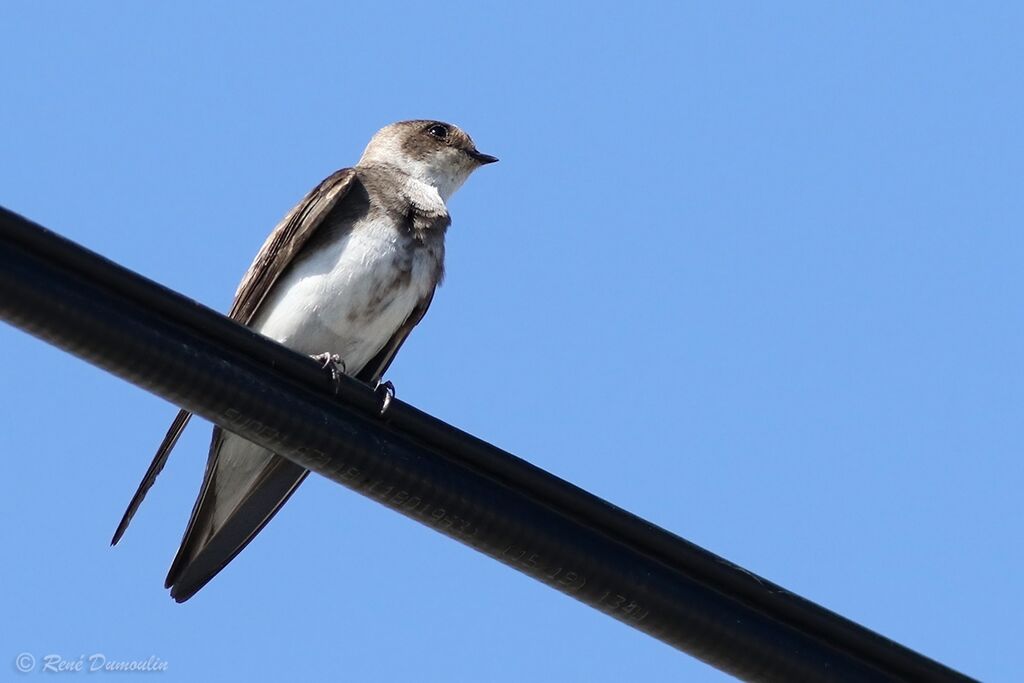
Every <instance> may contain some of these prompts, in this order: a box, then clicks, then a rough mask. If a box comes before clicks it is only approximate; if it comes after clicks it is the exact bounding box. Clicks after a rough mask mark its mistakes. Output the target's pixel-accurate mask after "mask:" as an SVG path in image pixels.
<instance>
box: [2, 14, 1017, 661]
mask: <svg viewBox="0 0 1024 683" xmlns="http://www.w3.org/2000/svg"><path fill="white" fill-rule="evenodd" d="M362 5H363V6H352V7H342V6H341V4H340V3H301V2H300V3H288V4H285V3H281V4H280V5H270V4H265V3H247V4H246V6H245V9H244V11H242V10H240V9H239V8H238V7H237V6H228V5H225V6H223V7H219V8H218V7H209V6H205V5H204V6H200V5H199V4H198V3H196V4H195V5H194V6H191V7H189V6H187V4H186V5H182V4H178V5H174V6H170V5H163V6H158V5H156V4H152V3H143V4H137V3H91V4H89V5H88V6H86V5H85V4H74V3H38V2H31V3H30V2H15V3H5V5H4V7H3V8H2V9H0V35H2V37H3V40H0V90H2V92H3V100H2V102H3V104H2V106H0V130H2V131H3V132H2V133H0V156H2V158H3V159H4V160H5V162H6V163H3V164H0V204H3V205H4V206H7V207H9V208H11V209H13V210H16V211H19V212H21V213H23V214H25V215H27V216H29V217H31V218H33V219H35V220H37V221H39V222H41V223H43V224H44V225H47V226H49V227H51V228H53V229H56V230H58V231H59V232H61V233H62V234H64V235H67V236H68V237H70V238H72V239H74V240H77V241H78V242H80V243H82V244H84V245H86V246H88V247H90V248H92V249H94V250H96V251H99V252H100V253H102V254H104V255H106V256H108V257H110V258H113V259H115V260H117V261H119V262H121V263H123V264H125V265H126V266H128V267H130V268H133V269H135V270H137V271H139V272H141V273H143V274H144V275H146V276H148V277H151V278H154V279H156V280H157V281H159V282H162V283H164V284H167V285H169V286H171V287H173V288H175V289H177V290H179V291H181V292H184V293H185V294H187V295H189V296H192V297H194V298H196V299H198V300H199V301H202V302H203V303H205V304H208V305H210V306H212V307H214V308H217V309H220V310H226V309H227V307H228V306H229V304H230V300H231V295H232V293H233V291H234V287H235V285H236V283H237V281H238V279H239V278H240V276H241V274H242V272H243V271H244V269H245V268H246V266H247V265H248V263H249V260H250V259H251V258H252V256H253V255H254V254H255V251H256V250H257V248H258V247H259V245H260V244H261V242H262V240H263V238H264V237H265V235H266V233H267V232H268V231H269V230H270V229H271V228H272V227H273V225H274V224H275V223H276V221H277V220H278V219H279V218H280V217H281V216H282V215H283V214H284V213H285V212H286V211H287V210H288V209H289V208H290V207H291V206H292V205H293V204H294V203H295V202H296V201H297V200H298V199H299V198H300V197H301V196H302V195H303V194H304V193H305V192H306V191H307V190H308V189H309V188H310V187H312V186H313V185H314V184H315V183H316V182H318V181H319V180H320V179H321V178H322V177H324V176H326V175H327V174H328V173H330V172H332V171H334V170H335V169H337V168H340V167H342V166H346V165H350V164H352V163H354V161H355V160H356V159H357V158H358V155H359V153H360V152H361V150H362V148H363V146H364V145H365V143H366V141H367V140H368V139H369V137H370V135H371V134H372V133H373V132H374V131H375V130H376V129H377V128H379V127H380V126H382V125H384V124H386V123H389V122H391V121H394V120H399V119H405V118H420V117H430V118H440V119H445V120H450V121H452V122H455V123H458V124H459V125H461V126H463V127H465V128H466V129H467V130H468V131H469V132H470V133H471V134H472V135H473V136H474V138H475V139H476V142H477V144H478V146H479V147H480V149H481V150H483V151H485V152H489V153H493V154H495V155H497V156H499V157H500V158H501V163H499V164H497V165H494V166H490V167H487V168H485V169H483V170H481V171H480V172H479V173H477V174H476V175H475V176H474V177H473V178H471V179H470V181H469V182H468V183H467V184H466V186H465V187H464V188H463V189H462V190H461V191H460V192H459V194H458V195H456V197H455V198H454V199H453V200H452V202H451V212H452V215H453V218H454V225H453V227H452V229H451V231H450V232H449V238H448V279H447V281H446V283H445V285H444V286H443V288H442V289H441V290H440V291H439V292H438V295H437V297H436V298H435V300H434V303H433V306H432V308H431V310H430V312H429V314H428V316H427V318H426V319H425V321H424V322H423V324H422V325H421V326H420V327H419V328H418V329H417V330H416V332H415V333H414V334H413V335H412V337H411V339H410V341H409V342H408V343H407V344H406V346H405V348H404V349H403V350H402V353H401V354H400V356H399V358H398V360H397V362H396V363H395V365H394V366H393V367H392V370H391V372H390V378H391V379H392V380H393V381H394V382H395V384H396V385H397V387H398V392H399V395H400V397H401V398H403V399H404V400H407V401H410V402H412V403H413V404H415V405H417V406H419V407H421V408H423V409H425V410H427V411H429V412H431V413H433V414H435V415H437V416H439V417H441V418H443V419H445V420H447V421H449V422H451V423H453V424H455V425H458V426H460V427H462V428H464V429H467V430H469V431H471V432H472V433H474V434H476V435H478V436H480V437H483V438H485V439H487V440H489V441H491V442H493V443H496V444H498V445H500V446H502V447H504V448H507V449H509V450H511V451H512V452H514V453H516V454H518V455H520V456H522V457H524V458H526V459H528V460H530V461H531V462H533V463H535V464H537V465H539V466H541V467H544V468H545V469H548V470H550V471H552V472H554V473H556V474H558V475H559V476H562V477H565V478H567V479H569V480H571V481H573V482H575V483H577V484H579V485H581V486H583V487H584V488H587V489H588V490H590V491H593V492H594V493H596V494H598V495H601V496H603V497H605V498H607V499H608V500H610V501H612V502H614V503H616V504H618V505H620V506H623V507H625V508H627V509H629V510H631V511H633V512H635V513H637V514H639V515H642V516H644V517H646V518H648V519H650V520H652V521H653V522H655V523H657V524H660V525H662V526H664V527H666V528H668V529H670V530H672V531H674V532H676V533H678V534H680V535H682V536H684V537H686V538H688V539H690V540H692V541H694V542H696V543H698V544H700V545H702V546H704V547H706V548H708V549H710V550H712V551H714V552H716V553H719V554H721V555H723V556H725V557H727V558H728V559H730V560H732V561H734V562H737V563H739V564H741V565H743V566H744V567H746V568H748V569H750V570H752V571H755V572H757V573H759V574H761V575H763V576H765V577H767V578H769V579H771V580H773V581H776V582H778V583H780V584H782V585H783V586H785V587H787V588H789V589H791V590H793V591H795V592H797V593H800V594H802V595H804V596H806V597H808V598H810V599H812V600H814V601H816V602H819V603H821V604H823V605H825V606H826V607H828V608H830V609H833V610H835V611H837V612H839V613H841V614H844V615H846V616H848V617H850V618H852V619H854V620H857V621H859V622H860V623H863V624H864V625H866V626H868V627H870V628H873V629H875V630H877V631H879V632H881V633H882V634H884V635H886V636H889V637H891V638H894V639H896V640H898V641H900V642H902V643H904V644H906V645H908V646H910V647H912V648H915V649H917V650H919V651H921V652H923V653H925V654H927V655H929V656H932V657H935V658H937V659H939V660H940V661H943V662H944V663H947V664H949V665H951V666H954V667H956V668H959V669H961V670H963V671H964V672H965V673H969V674H971V675H974V676H977V677H979V678H982V679H985V680H1019V679H1021V678H1024V669H1022V668H1021V664H1020V661H1019V657H1016V656H1015V655H1014V654H1013V653H1014V652H1016V650H1017V649H1019V645H1020V644H1019V635H1020V633H1021V631H1022V628H1024V625H1022V624H1021V617H1020V614H1021V612H1022V607H1024V600H1022V598H1024V591H1022V588H1021V583H1020V580H1019V579H1020V567H1021V565H1022V564H1024V553H1022V550H1021V543H1020V539H1021V537H1022V536H1024V518H1022V515H1021V511H1020V507H1021V506H1020V489H1021V486H1022V485H1024V465H1022V458H1021V445H1022V441H1024V426H1022V425H1024V419H1022V418H1024V389H1022V386H1024V384H1022V379H1024V377H1022V372H1021V368H1022V361H1024V324H1022V323H1024V320H1022V314H1021V292H1022V290H1024V277H1022V275H1021V263H1022V261H1024V244H1022V237H1021V223H1022V219H1024V199H1022V197H1024V193H1022V192H1021V178H1022V177H1024V168H1022V166H1024V144H1022V143H1024V135H1022V132H1021V121H1022V120H1024V112H1022V108H1024V107H1022V102H1024V101H1022V95H1021V88H1020V74H1019V70H1020V64H1021V60H1022V58H1024V49H1022V47H1021V41H1020V35H1021V34H1022V32H1024V15H1022V12H1021V10H1020V9H1019V8H1018V6H1017V5H1016V4H1013V3H1003V4H1002V5H1001V6H1000V5H999V4H998V3H993V4H987V5H985V6H984V7H982V6H976V5H975V6H971V7H970V8H968V7H967V6H965V5H958V6H954V5H952V4H946V5H944V4H942V3H938V4H932V5H930V6H929V7H927V8H924V7H923V6H920V7H918V8H915V7H912V6H910V5H901V6H896V5H895V4H891V3H890V4H887V5H885V6H875V7H866V6H861V7H854V6H853V5H850V6H838V5H835V4H833V5H832V6H828V7H826V6H822V5H820V4H819V3H787V4H786V5H785V7H782V8H766V7H765V6H763V4H761V3H749V4H743V3H730V4H726V3H706V4H705V5H703V6H697V5H681V4H673V5H672V6H669V5H668V4H667V3H666V4H665V6H659V5H653V4H646V3H616V4H609V6H607V7H604V8H601V9H600V10H596V9H594V8H592V7H591V8H586V7H584V6H583V5H573V4H571V3H563V4H561V5H555V4H541V3H536V4H533V3H523V2H519V3H515V4H511V5H507V6H505V7H504V8H502V9H483V8H481V7H480V6H479V5H478V4H475V3H474V4H470V3H466V4H461V5H453V4H436V5H424V4H390V5H386V4H384V3H374V7H372V8H371V7H368V6H367V5H369V3H362ZM0 352H2V353H0V387H2V390H0V415H3V418H2V419H3V429H2V430H0V450H2V452H3V453H4V456H5V457H4V463H5V464H4V473H3V474H4V476H3V477H2V478H0V482H2V483H0V487H2V488H0V490H2V494H3V495H2V496H0V519H2V520H3V522H2V523H0V524H2V527H0V528H2V530H3V536H2V538H3V541H4V548H5V551H4V557H3V559H4V561H3V565H4V569H3V576H4V579H5V584H6V587H7V589H6V590H5V591H4V592H3V595H2V596H0V613H2V614H3V615H4V620H3V624H2V625H0V660H3V661H6V662H9V664H2V665H0V666H3V667H4V668H3V669H2V670H4V671H8V672H10V673H11V674H12V675H13V671H14V664H13V662H14V659H15V657H16V656H17V655H18V654H19V653H22V652H28V653H31V654H33V655H34V656H36V657H37V658H41V657H43V656H45V655H47V654H58V655H60V656H62V657H65V658H67V659H68V660H75V659H77V658H78V657H79V656H80V655H86V656H88V655H89V654H93V653H102V654H104V655H105V656H106V657H107V658H108V659H111V660H129V659H145V658H148V657H150V656H155V657H158V658H160V659H161V660H163V661H166V662H167V663H168V669H167V671H166V672H164V673H161V674H151V675H149V676H148V678H149V679H151V680H152V679H155V678H159V679H160V680H196V679H197V678H198V679H214V678H220V679H227V680H232V679H242V678H245V679H246V680H250V681H260V680H280V679H282V678H284V679H288V680H321V679H331V680H353V681H356V680H361V681H391V680H400V679H403V678H410V677H413V676H415V678H416V679H417V680H422V681H453V680H456V681H469V680H474V681H475V680H487V681H506V680H507V681H512V680H521V679H523V678H524V677H529V678H532V679H534V680H593V681H612V680H615V681H619V680H644V679H648V680H650V679H657V680H661V679H666V678H670V677H671V678H674V679H676V680H688V681H721V680H728V678H727V677H726V676H725V675H724V674H721V673H719V672H717V671H715V670H713V669H711V668H709V667H707V666H705V665H703V664H701V663H700V662H698V661H696V660H694V659H691V658H690V657H688V656H686V655H683V654H681V653H679V652H677V651H674V650H672V649H671V648H669V647H667V646H665V645H663V644H661V643H659V642H657V641H654V640H652V639H650V638H648V637H646V636H644V635H642V634H640V633H638V632H635V631H633V630H631V629H629V628H627V627H626V626H623V625H622V624H620V623H618V622H616V621H614V620H612V619H610V618H608V617H606V616H604V615H602V614H599V613H597V612H595V611H593V610H590V609H589V608H586V607H584V606H582V605H580V604H578V603H576V602H574V601H573V600H571V599H569V598H567V597H565V596H563V595H561V594H559V593H556V592H554V591H552V590H550V589H548V588H546V587H544V586H542V585H540V584H539V583H536V582H534V581H532V580H530V579H528V578H526V577H524V576H522V575H520V574H517V573H516V572H514V571H513V570H511V569H509V568H507V567H505V566H503V565H500V564H498V563H496V562H493V561H492V560H490V559H488V558H486V557H483V556H481V555H478V554H476V553H475V552H473V551H471V550H469V549H467V548H465V547H462V546H460V545H458V544H456V543H454V542H453V541H451V540H449V539H447V538H444V537H442V536H440V535H438V534H436V533H434V532H432V531H430V530H428V529H426V528H425V527H422V526H420V525H418V524H416V523H414V522H412V521H410V520H408V519H405V518H403V517H401V516H399V515H396V514H394V513H393V512H391V511H388V510H386V509H384V508H382V507H380V506H378V505H376V504H375V503H372V502H370V501H368V500H365V499H362V498H360V497H359V496H357V495H355V494H353V493H351V492H349V491H347V490H345V489H342V488H340V487H337V486H335V485H332V484H330V483H328V482H326V481H323V480H319V479H317V478H315V477H313V478H311V479H310V480H309V481H308V482H307V483H306V484H304V485H303V487H302V489H301V490H300V491H299V492H298V493H297V494H296V496H295V497H294V498H293V499H292V501H291V502H289V504H288V505H287V506H286V508H285V509H284V510H283V511H282V513H281V514H280V515H279V516H278V517H277V518H276V519H275V520H274V521H273V523H272V524H270V526H268V527H267V529H266V530H265V531H264V532H263V533H262V534H261V535H260V537H259V538H258V539H257V540H256V541H255V542H253V544H252V545H251V546H250V547H249V548H247V549H246V550H245V552H244V553H243V554H242V555H240V556H239V557H238V558H237V559H236V560H235V561H234V562H233V563H232V564H231V565H230V566H229V567H228V568H227V569H226V570H225V571H224V572H223V573H222V574H221V575H219V576H218V577H217V578H216V579H215V580H214V581H213V582H212V583H211V584H210V585H209V586H207V587H206V588H205V589H204V590H203V591H202V592H201V593H200V594H199V595H198V596H197V597H196V598H194V599H193V600H192V601H190V602H189V603H186V604H185V605H176V604H175V603H173V602H172V601H171V600H170V599H169V598H168V596H167V594H166V593H165V592H164V591H163V590H162V588H161V586H162V581H163V577H164V573H165V571H166V569H167V566H168V564H169V562H170V560H171V557H172V556H173V554H174V551H175V549H176V547H177V544H178V541H179V538H180V534H181V531H182V530H183V528H184V525H185V522H186V520H187V517H188V513H189V511H190V510H191V506H192V502H193V499H194V496H195V493H196V491H197V489H198V486H199V482H200V479H201V476H202V469H203V464H204V462H205V458H206V446H207V441H208V438H209V434H208V432H209V428H208V426H207V425H205V424H197V425H196V426H194V427H192V428H191V429H190V430H189V432H188V433H187V434H186V436H185V437H184V438H183V439H182V441H181V443H180V444H179V446H178V449H177V450H176V451H175V454H174V457H173V458H172V460H171V462H170V464H169V466H168V467H167V469H166V471H165V473H164V475H163V476H162V478H161V479H160V481H159V482H158V485H157V486H156V487H155V488H154V490H153V491H152V493H151V495H150V497H149V499H148V500H147V502H146V505H145V506H144V507H143V508H142V510H141V512H140V513H139V515H138V516H137V517H136V519H135V522H134V524H133V526H132V528H131V529H130V530H129V532H128V534H127V535H126V537H125V539H124V541H123V542H122V544H121V545H120V546H119V547H117V548H116V549H110V548H109V547H108V546H107V542H108V540H109V537H110V534H111V532H112V531H113V529H114V526H115V524H116V522H117V520H118V519H119V517H120V514H121V512H122V510H123V507H124V505H125V504H126V503H127V501H128V499H129V497H130V495H131V493H132V491H133V490H134V487H135V485H136V483H137V481H138V479H139V477H140V476H141V474H142V472H143V471H144V469H145V467H146V464H147V463H148V461H149V458H150V456H151V455H152V451H153V450H154V448H155V447H156V445H157V443H158V442H159V440H160V438H161V437H162V435H163V433H164V430H165V428H166V426H167V423H168V421H169V420H170V419H171V417H172V416H173V414H174V408H173V406H171V405H169V404H168V403H166V402H164V401H162V400H160V399H157V398H155V397H153V396H150V395H148V394H146V393H144V392H142V391H141V390H138V389H135V388H134V387H132V386H129V385H127V384H125V383H123V382H121V381H120V380H117V379H114V378H113V377H111V376H109V375H106V374H104V373H103V372H101V371H99V370H97V369H94V368H92V367H90V366H88V365H87V364H85V363H83V362H81V361H79V360H77V359H74V358H72V357H71V356H69V355H67V354H65V353H63V352H61V351H58V350H56V349H53V348H51V347H49V346H46V345H45V344H43V343H41V342H38V341H36V340H35V339H32V338H30V337H28V336H27V335H25V334H24V333H22V332H20V331H18V330H15V329H13V328H10V327H7V326H2V327H0ZM325 577H329V578H326V579H325ZM107 677H108V678H111V679H114V680H130V679H131V676H129V675H126V674H109V675H107Z"/></svg>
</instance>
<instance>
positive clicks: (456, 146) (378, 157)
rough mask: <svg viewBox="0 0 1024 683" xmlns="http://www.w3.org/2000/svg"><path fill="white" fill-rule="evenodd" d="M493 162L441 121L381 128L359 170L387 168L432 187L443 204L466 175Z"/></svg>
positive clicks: (408, 123)
mask: <svg viewBox="0 0 1024 683" xmlns="http://www.w3.org/2000/svg"><path fill="white" fill-rule="evenodd" d="M495 161H497V158H495V157H492V156H491V155H489V154H483V153H482V152H480V151H479V150H477V148H476V145H475V144H473V139H472V138H471V137H469V135H468V134H467V133H466V132H465V131H463V130H462V129H461V128H459V127H458V126H454V125H452V124H450V123H444V122H442V121H399V122H398V123H392V124H391V125H390V126H385V127H384V128H381V129H380V130H379V131H377V133H376V134H375V135H374V136H373V138H372V139H371V140H370V144H368V145H367V146H366V150H365V151H364V152H363V156H362V157H361V158H360V159H359V166H364V167H365V166H374V165H388V166H392V167H394V168H397V169H398V170H399V171H401V172H403V173H406V174H408V175H410V176H412V177H413V178H416V179H417V180H422V181H423V182H425V183H427V184H429V185H431V186H432V187H435V188H436V189H437V191H438V194H440V195H441V197H442V199H444V200H445V201H447V199H448V197H450V196H451V195H452V194H453V193H454V192H455V191H456V190H457V189H459V187H460V186H461V185H462V183H464V182H465V181H466V178H468V177H469V174H470V173H472V172H473V171H475V170H476V169H478V168H480V167H481V166H483V165H484V164H490V163H494V162H495Z"/></svg>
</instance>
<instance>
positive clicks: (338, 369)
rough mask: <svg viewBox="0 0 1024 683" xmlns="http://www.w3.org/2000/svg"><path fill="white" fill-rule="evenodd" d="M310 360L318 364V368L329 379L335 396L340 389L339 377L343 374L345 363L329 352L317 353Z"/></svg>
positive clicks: (339, 357)
mask: <svg viewBox="0 0 1024 683" xmlns="http://www.w3.org/2000/svg"><path fill="white" fill-rule="evenodd" d="M311 358H312V359H313V360H315V361H316V362H318V363H320V367H322V368H323V369H324V372H326V373H327V376H328V377H330V378H331V386H333V387H334V393H335V394H337V393H338V389H339V388H340V387H341V376H342V375H344V374H345V361H343V360H342V359H341V356H339V355H338V354H336V353H331V352H329V351H324V352H323V353H318V354H316V355H315V356H311Z"/></svg>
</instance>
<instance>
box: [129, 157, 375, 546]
mask: <svg viewBox="0 0 1024 683" xmlns="http://www.w3.org/2000/svg"><path fill="white" fill-rule="evenodd" d="M354 178H355V171H353V170H352V169H351V168H344V169H341V170H340V171H337V172H335V173H333V174H332V175H330V176H328V177H327V178H325V179H324V180H323V182H321V183H320V184H319V185H317V186H316V187H315V188H313V189H312V190H311V191H310V192H309V194H307V195H306V196H305V197H304V198H303V199H302V201H300V202H299V203H298V204H296V205H295V207H294V208H293V209H292V210H291V211H289V212H288V214H287V215H286V216H285V217H284V218H283V219H281V222H280V223H278V224H277V227H275V228H274V230H273V232H271V233H270V236H269V237H267V240H266V242H264V243H263V246H262V247H261V248H260V251H259V253H258V254H257V255H256V258H255V259H254V260H253V262H252V265H250V266H249V270H248V271H246V273H245V277H243V278H242V281H241V283H240V284H239V285H238V291H237V292H235V300H234V303H233V304H232V305H231V311H230V313H229V314H228V315H229V316H230V317H231V318H232V319H234V320H237V321H238V322H240V323H242V324H243V325H248V324H249V323H250V322H251V320H252V317H253V315H254V314H255V313H256V310H257V309H258V308H259V305H260V303H262V302H263V299H264V298H265V297H266V295H267V292H269V291H270V288H271V287H272V286H273V285H274V283H275V282H276V281H277V279H278V278H279V277H280V276H281V273H283V272H284V270H285V269H286V268H287V267H288V264H289V263H291V261H292V259H293V258H294V257H295V255H296V254H297V253H298V252H299V250H300V249H301V248H302V246H303V245H304V244H305V243H306V242H307V241H308V240H309V238H310V236H312V234H313V233H314V232H315V231H316V229H317V228H318V227H319V226H320V224H321V223H322V222H323V220H324V217H325V216H327V214H328V213H329V212H330V211H331V210H332V209H333V208H334V207H335V206H336V205H337V204H338V202H339V201H340V200H341V199H342V198H343V197H344V196H345V194H346V193H347V192H348V190H349V188H351V186H352V181H353V179H354ZM190 417H191V413H189V412H188V411H186V410H182V411H181V412H179V413H178V415H177V417H175V418H174V422H173V423H171V428H170V429H169V430H168V432H167V435H166V436H165V437H164V440H163V442H161V444H160V447H159V448H158V449H157V451H156V455H154V456H153V462H152V463H150V465H149V469H147V470H146V474H145V476H144V477H143V478H142V482H141V483H140V484H139V487H138V489H137V490H136V491H135V495H134V496H132V500H131V502H130V503H129V504H128V509H127V510H126V511H125V513H124V516H123V517H122V518H121V522H120V524H118V526H117V530H116V531H115V532H114V537H113V540H112V541H111V544H116V543H117V542H118V541H119V540H120V539H121V536H122V535H124V532H125V530H126V529H127V528H128V524H129V523H130V522H131V520H132V517H133V516H134V515H135V512H136V511H137V510H138V508H139V506H140V505H141V504H142V501H143V499H144V498H145V497H146V493H148V492H149V489H150V488H151V487H152V486H153V482H154V481H156V477H157V475H159V474H160V471H161V470H163V468H164V464H165V463H166V462H167V458H168V456H169V455H170V454H171V449H173V448H174V445H175V444H176V443H177V442H178V437H179V436H181V432H182V431H183V430H184V429H185V426H186V425H187V424H188V421H189V418H190ZM207 474H209V472H208V473H207ZM205 486H206V480H204V490H205ZM201 498H202V493H201V494H200V499H201ZM282 502H283V501H282ZM194 514H195V513H194V512H193V516H194ZM191 526H192V523H191V522H190V523H189V527H190V528H191Z"/></svg>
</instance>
